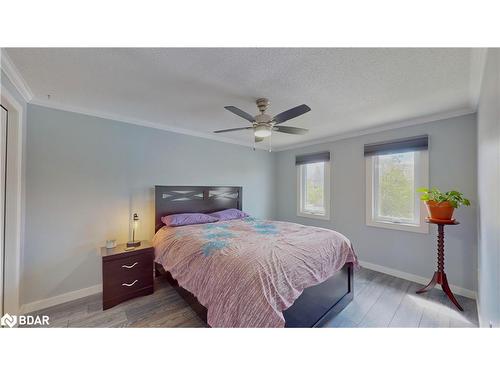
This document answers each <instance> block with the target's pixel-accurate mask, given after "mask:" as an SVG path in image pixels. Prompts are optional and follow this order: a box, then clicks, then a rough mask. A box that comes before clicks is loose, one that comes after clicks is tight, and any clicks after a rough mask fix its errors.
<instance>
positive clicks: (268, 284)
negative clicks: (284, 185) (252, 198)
mask: <svg viewBox="0 0 500 375" xmlns="http://www.w3.org/2000/svg"><path fill="white" fill-rule="evenodd" d="M153 245H154V248H155V253H156V259H155V260H156V262H158V263H161V264H162V265H163V267H164V268H165V269H166V270H168V271H170V272H171V274H172V276H173V277H174V278H175V279H176V280H177V281H178V282H179V284H180V285H181V286H182V287H183V288H184V289H187V290H189V291H190V292H191V293H193V294H194V295H195V296H196V297H197V298H198V301H199V302H200V303H201V304H202V305H203V306H205V307H206V308H207V310H208V319H207V320H208V324H210V326H212V327H283V326H284V324H285V320H284V318H283V314H282V311H283V310H286V309H287V308H288V307H290V306H291V305H292V304H293V302H294V301H295V300H296V299H297V298H298V297H299V296H300V294H301V293H302V291H303V290H304V288H307V287H310V286H313V285H316V284H319V283H321V282H323V281H324V280H326V279H328V278H329V277H330V276H332V275H333V274H334V273H335V272H337V271H339V270H340V269H341V268H342V267H343V266H344V264H345V263H346V262H353V263H355V264H357V258H356V255H355V254H354V251H353V249H352V246H351V243H350V241H349V240H348V239H347V238H346V237H344V236H343V235H342V234H340V233H337V232H335V231H333V230H329V229H323V228H317V227H310V226H304V225H300V224H294V223H287V222H278V221H264V220H255V219H253V218H246V219H241V220H231V221H223V222H218V223H212V224H198V225H189V226H184V227H177V228H167V227H163V228H162V229H160V230H159V231H158V232H157V233H156V235H155V236H154V238H153Z"/></svg>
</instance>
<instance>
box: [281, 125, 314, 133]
mask: <svg viewBox="0 0 500 375" xmlns="http://www.w3.org/2000/svg"><path fill="white" fill-rule="evenodd" d="M273 130H275V131H277V132H281V133H287V134H306V133H307V132H308V131H309V129H304V128H294V127H293V126H274V127H273Z"/></svg>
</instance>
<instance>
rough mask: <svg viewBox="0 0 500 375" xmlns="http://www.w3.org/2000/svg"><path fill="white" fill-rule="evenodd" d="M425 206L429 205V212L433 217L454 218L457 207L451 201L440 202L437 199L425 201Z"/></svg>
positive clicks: (440, 218)
mask: <svg viewBox="0 0 500 375" xmlns="http://www.w3.org/2000/svg"><path fill="white" fill-rule="evenodd" d="M425 206H426V207H427V212H428V213H429V217H430V218H431V219H438V220H452V218H453V210H454V209H455V208H454V207H453V206H452V205H451V204H450V202H441V203H438V202H435V201H427V202H425Z"/></svg>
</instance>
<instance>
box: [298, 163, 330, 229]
mask: <svg viewBox="0 0 500 375" xmlns="http://www.w3.org/2000/svg"><path fill="white" fill-rule="evenodd" d="M315 163H321V161H318V162H315ZM315 163H305V164H300V165H297V216H300V217H306V218H309V219H320V220H330V211H331V208H330V186H331V181H330V176H331V161H323V162H322V163H324V166H323V167H324V172H323V173H324V187H323V189H324V194H325V214H324V215H321V214H314V213H311V212H307V211H304V210H303V206H304V205H303V203H304V202H303V199H302V198H303V197H304V191H303V190H304V184H303V182H304V175H303V168H302V167H304V166H306V165H307V164H315Z"/></svg>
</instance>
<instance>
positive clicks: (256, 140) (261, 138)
mask: <svg viewBox="0 0 500 375" xmlns="http://www.w3.org/2000/svg"><path fill="white" fill-rule="evenodd" d="M263 140H264V137H255V143H257V142H262V141H263Z"/></svg>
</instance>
